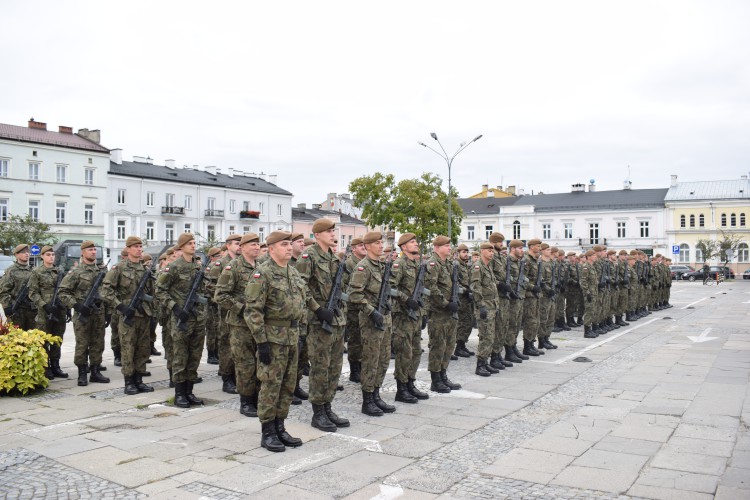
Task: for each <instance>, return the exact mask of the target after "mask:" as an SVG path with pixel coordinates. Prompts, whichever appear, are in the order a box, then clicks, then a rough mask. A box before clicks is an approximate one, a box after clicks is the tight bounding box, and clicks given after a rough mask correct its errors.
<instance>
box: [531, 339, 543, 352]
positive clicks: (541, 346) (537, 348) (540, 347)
mask: <svg viewBox="0 0 750 500" xmlns="http://www.w3.org/2000/svg"><path fill="white" fill-rule="evenodd" d="M536 342H537V344H539V345H538V346H536V350H537V352H539V354H540V355H544V354H547V353H546V352H544V337H537V338H536ZM531 345H534V343H533V342H532V343H531Z"/></svg>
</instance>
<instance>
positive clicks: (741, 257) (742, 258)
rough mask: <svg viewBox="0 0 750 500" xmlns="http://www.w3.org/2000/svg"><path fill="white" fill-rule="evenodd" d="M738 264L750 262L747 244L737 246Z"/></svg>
mask: <svg viewBox="0 0 750 500" xmlns="http://www.w3.org/2000/svg"><path fill="white" fill-rule="evenodd" d="M737 262H750V251H749V250H748V246H747V243H740V244H739V245H737Z"/></svg>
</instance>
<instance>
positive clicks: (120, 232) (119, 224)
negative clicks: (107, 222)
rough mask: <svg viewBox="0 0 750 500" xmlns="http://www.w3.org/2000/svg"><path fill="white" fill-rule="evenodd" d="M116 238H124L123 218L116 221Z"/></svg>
mask: <svg viewBox="0 0 750 500" xmlns="http://www.w3.org/2000/svg"><path fill="white" fill-rule="evenodd" d="M117 239H118V240H124V239H125V221H124V220H118V221H117Z"/></svg>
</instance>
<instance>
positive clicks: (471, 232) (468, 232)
mask: <svg viewBox="0 0 750 500" xmlns="http://www.w3.org/2000/svg"><path fill="white" fill-rule="evenodd" d="M466 239H467V240H473V239H474V226H466Z"/></svg>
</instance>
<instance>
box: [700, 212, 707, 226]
mask: <svg viewBox="0 0 750 500" xmlns="http://www.w3.org/2000/svg"><path fill="white" fill-rule="evenodd" d="M698 226H699V227H706V218H705V217H703V214H700V215H699V216H698Z"/></svg>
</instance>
